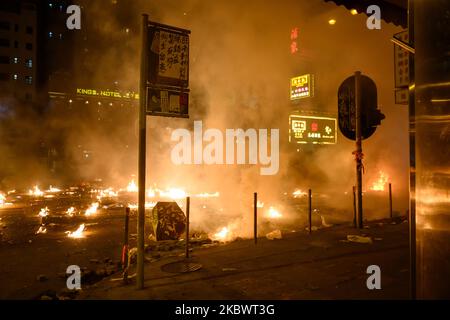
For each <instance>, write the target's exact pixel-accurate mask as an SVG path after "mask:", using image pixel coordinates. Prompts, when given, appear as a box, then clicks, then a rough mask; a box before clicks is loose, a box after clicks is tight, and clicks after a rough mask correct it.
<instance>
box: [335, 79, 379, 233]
mask: <svg viewBox="0 0 450 320" xmlns="http://www.w3.org/2000/svg"><path fill="white" fill-rule="evenodd" d="M377 108H378V106H377V86H376V85H375V82H373V80H372V79H370V78H369V77H367V76H364V75H362V74H361V72H359V71H357V72H355V74H354V75H353V76H351V77H349V78H347V79H345V80H344V82H342V84H341V85H340V86H339V90H338V113H339V129H340V130H341V133H342V134H343V135H344V136H345V137H346V138H348V139H350V140H354V141H355V142H356V150H355V151H354V152H353V154H354V155H355V160H356V190H355V191H356V193H357V194H356V212H357V215H356V224H357V226H358V228H362V227H363V205H362V171H363V164H362V160H363V153H362V140H363V139H367V138H369V137H370V136H372V135H373V134H374V133H375V131H376V129H377V126H378V125H380V124H381V120H383V119H384V118H385V117H384V115H383V114H382V113H381V112H380V110H378V109H377Z"/></svg>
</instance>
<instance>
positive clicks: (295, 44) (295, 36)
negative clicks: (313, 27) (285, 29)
mask: <svg viewBox="0 0 450 320" xmlns="http://www.w3.org/2000/svg"><path fill="white" fill-rule="evenodd" d="M297 39H298V28H294V29H292V30H291V54H295V53H297V51H298V42H297Z"/></svg>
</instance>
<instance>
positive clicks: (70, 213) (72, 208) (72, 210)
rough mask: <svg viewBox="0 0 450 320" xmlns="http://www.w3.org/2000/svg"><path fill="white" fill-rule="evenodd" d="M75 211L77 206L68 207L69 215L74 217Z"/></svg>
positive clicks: (67, 212)
mask: <svg viewBox="0 0 450 320" xmlns="http://www.w3.org/2000/svg"><path fill="white" fill-rule="evenodd" d="M74 213H75V208H74V207H70V208H69V209H67V211H66V214H67V215H68V216H69V217H73V214H74Z"/></svg>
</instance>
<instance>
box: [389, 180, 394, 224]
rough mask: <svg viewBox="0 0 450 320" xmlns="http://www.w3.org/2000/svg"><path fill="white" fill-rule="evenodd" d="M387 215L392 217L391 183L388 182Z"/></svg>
mask: <svg viewBox="0 0 450 320" xmlns="http://www.w3.org/2000/svg"><path fill="white" fill-rule="evenodd" d="M389 216H390V217H391V219H392V218H393V214H392V184H391V183H389Z"/></svg>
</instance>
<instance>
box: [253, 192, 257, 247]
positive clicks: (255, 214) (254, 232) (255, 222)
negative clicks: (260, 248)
mask: <svg viewBox="0 0 450 320" xmlns="http://www.w3.org/2000/svg"><path fill="white" fill-rule="evenodd" d="M253 237H254V238H255V244H257V243H258V193H256V192H255V193H254V194H253Z"/></svg>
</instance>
